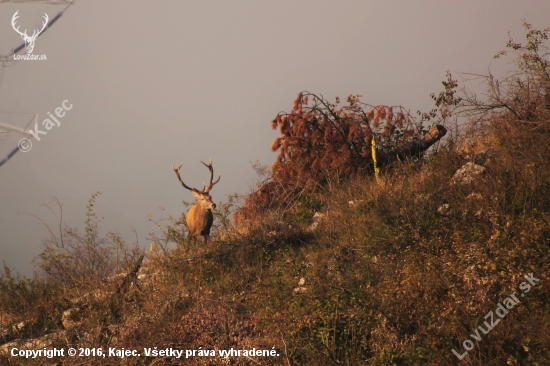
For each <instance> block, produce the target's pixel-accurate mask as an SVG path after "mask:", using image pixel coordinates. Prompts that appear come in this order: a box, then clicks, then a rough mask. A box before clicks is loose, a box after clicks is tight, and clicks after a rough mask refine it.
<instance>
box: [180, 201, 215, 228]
mask: <svg viewBox="0 0 550 366" xmlns="http://www.w3.org/2000/svg"><path fill="white" fill-rule="evenodd" d="M213 208H216V205H215V204H214V203H212V197H210V195H209V196H208V198H205V197H201V196H199V197H197V203H196V204H195V206H193V207H191V209H190V210H189V211H188V212H187V217H186V219H187V220H186V221H187V227H188V229H189V236H188V237H189V238H191V237H194V236H204V237H205V238H206V237H208V236H209V235H210V228H211V227H212V223H213V222H214V215H212V209H213Z"/></svg>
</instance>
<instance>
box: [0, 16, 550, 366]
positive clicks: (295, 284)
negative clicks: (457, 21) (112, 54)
mask: <svg viewBox="0 0 550 366" xmlns="http://www.w3.org/2000/svg"><path fill="white" fill-rule="evenodd" d="M526 28H527V43H526V44H525V45H521V44H516V43H514V42H513V41H510V43H509V44H508V46H509V47H510V50H511V51H513V52H516V53H517V58H516V60H517V62H518V64H517V65H518V69H517V70H516V72H515V73H514V74H512V75H510V76H509V77H507V78H505V79H504V80H501V81H499V82H498V83H497V82H496V81H495V78H494V77H493V76H491V75H489V76H488V77H487V79H486V81H487V86H488V94H487V98H486V99H484V100H480V99H479V98H478V97H476V96H474V95H471V94H469V93H467V92H466V91H464V90H463V91H457V83H456V82H455V81H454V80H452V78H451V76H450V75H449V76H448V79H447V80H446V81H445V83H444V87H445V91H444V92H442V93H440V94H439V95H438V96H435V95H434V96H433V98H434V100H435V102H436V108H437V110H436V111H432V112H433V113H432V112H431V113H430V114H424V115H423V116H421V118H422V117H424V119H431V120H434V119H436V120H437V122H438V124H441V125H443V126H446V127H452V124H451V123H452V122H460V123H463V122H467V124H466V125H464V126H466V127H468V128H463V129H462V130H460V129H459V130H458V133H456V132H455V131H456V130H455V129H453V128H448V130H449V131H453V133H452V134H450V136H447V139H446V141H444V142H442V143H441V144H440V146H439V147H438V149H437V150H436V151H432V152H430V153H429V155H427V156H426V157H423V158H420V159H418V160H416V161H415V160H413V159H410V160H401V161H399V160H397V161H395V162H394V163H393V164H390V165H388V166H387V167H386V168H383V169H381V172H380V175H379V177H378V179H375V177H374V176H372V175H368V174H360V173H359V172H357V174H351V173H353V172H348V173H350V174H347V175H343V176H332V175H325V173H323V169H321V168H319V169H316V170H317V171H319V172H320V173H319V175H315V174H314V173H315V172H311V174H310V176H309V177H307V176H306V175H300V173H301V172H302V171H303V167H304V166H306V165H313V163H315V164H321V165H323V167H325V168H326V169H325V170H327V169H328V171H331V170H330V169H329V168H330V167H331V166H333V168H334V169H335V170H333V171H340V170H338V169H340V167H343V165H342V164H339V163H338V162H339V161H340V162H341V160H338V159H347V160H346V161H347V162H348V164H352V162H355V161H360V160H361V159H368V158H369V154H370V150H369V149H370V148H371V147H370V145H369V144H368V138H369V137H370V135H369V134H371V133H372V134H374V136H377V135H376V134H375V133H374V132H373V131H374V130H372V129H368V128H367V127H366V126H367V124H360V123H359V122H358V124H356V125H355V126H356V130H355V131H354V132H353V133H351V136H352V138H350V139H349V138H348V136H350V131H351V130H345V131H346V134H344V135H343V136H342V135H340V134H339V133H337V134H336V135H335V136H336V137H335V139H337V140H339V141H341V142H345V144H344V145H345V146H347V147H346V148H345V149H344V150H343V151H342V152H341V155H342V157H338V156H339V153H338V152H337V151H336V150H332V149H334V148H335V147H333V146H329V147H327V149H328V150H329V152H331V153H332V154H333V155H331V157H329V158H327V159H326V160H324V161H323V158H324V156H315V154H312V153H311V152H312V151H315V149H312V147H311V146H309V145H307V143H306V142H303V141H301V140H299V139H298V138H297V137H293V136H294V135H292V133H291V134H290V135H289V136H288V137H285V139H284V140H282V141H279V142H278V143H276V144H275V148H279V149H282V146H283V145H284V144H285V143H286V144H287V145H286V146H287V147H286V149H285V154H283V155H279V159H278V161H277V163H276V164H275V167H274V171H275V172H282V171H284V174H286V175H288V180H289V181H295V182H300V184H303V185H307V183H308V179H310V178H311V177H313V178H315V179H316V180H315V184H314V185H313V186H312V187H313V188H311V189H309V188H308V189H309V190H308V191H307V193H305V194H301V195H294V196H289V197H288V198H284V199H288V203H289V204H287V205H286V206H284V209H278V208H277V206H274V208H273V209H270V210H268V211H267V212H264V213H263V214H262V215H258V216H257V218H256V220H248V223H249V230H248V231H246V232H242V231H241V232H239V231H237V230H234V228H233V227H232V225H231V221H230V220H229V219H228V217H229V213H230V212H231V210H232V207H233V206H232V205H233V201H230V202H228V203H226V204H222V205H220V206H219V209H218V210H217V213H216V214H217V215H218V219H219V220H217V222H218V223H221V224H222V226H218V227H214V229H215V230H214V232H213V240H212V244H211V245H210V246H209V248H208V249H207V250H206V251H204V252H200V251H198V250H194V251H192V252H191V254H190V253H188V252H187V251H186V250H185V248H186V247H187V246H188V245H191V243H190V241H189V240H188V239H187V238H186V236H185V235H184V234H185V230H184V225H182V222H183V221H182V220H181V219H179V218H170V219H169V223H168V224H167V225H164V224H160V223H159V224H158V225H159V228H160V229H161V230H162V233H161V234H160V235H158V236H152V241H153V244H152V245H151V251H150V253H148V255H147V256H146V259H145V260H144V261H143V264H142V265H141V267H139V271H138V272H137V273H134V275H131V274H132V271H133V270H134V269H135V268H137V267H138V266H137V265H138V263H140V262H139V258H140V253H138V252H136V253H134V252H133V251H132V250H130V249H128V246H127V245H125V244H124V243H123V242H121V241H120V239H118V238H117V237H116V236H114V237H110V239H109V238H108V239H102V238H100V237H99V235H98V234H97V226H96V225H93V221H94V220H93V217H94V216H93V212H92V211H89V212H88V213H89V218H92V219H91V221H89V222H88V223H87V226H86V235H85V236H81V235H77V233H76V231H75V230H73V229H62V231H61V234H60V235H61V236H62V238H63V240H62V241H61V240H59V239H57V241H53V243H58V244H59V243H64V246H63V245H62V246H61V248H60V247H59V245H53V246H52V241H51V240H50V241H49V242H47V246H46V250H45V252H44V254H43V256H42V257H41V262H40V266H41V268H42V269H43V271H44V272H43V273H42V275H41V276H40V277H37V278H36V279H34V280H30V279H24V278H18V277H17V276H14V275H12V274H11V273H10V271H9V269H7V268H6V269H5V274H4V275H3V276H1V277H0V314H1V319H0V320H1V321H0V341H1V343H8V342H13V343H8V344H12V345H13V344H25V342H29V341H30V340H39V341H41V342H43V344H46V343H44V342H48V343H47V344H48V345H49V347H54V346H57V347H65V348H67V347H94V348H98V347H102V348H103V349H104V350H105V349H107V347H118V348H122V347H124V348H126V349H138V350H142V349H143V347H158V348H159V349H161V348H162V349H165V348H170V347H172V348H176V349H196V350H198V349H199V347H202V349H208V350H211V349H212V350H216V352H217V350H220V349H230V348H235V349H241V350H244V349H251V348H253V347H254V348H256V349H272V347H275V349H276V350H277V352H278V353H279V356H276V357H256V358H247V357H231V358H227V359H224V358H220V357H216V358H209V357H193V358H190V359H186V360H184V362H182V360H181V359H180V360H178V359H175V358H173V357H163V358H161V357H159V358H153V357H140V358H128V359H125V360H120V359H113V358H105V359H103V358H93V357H88V358H86V357H84V358H78V359H67V358H64V359H54V360H51V362H57V361H60V362H64V363H66V364H76V362H78V363H80V364H82V363H89V364H91V363H93V364H120V363H122V364H124V362H127V364H144V365H152V364H155V365H157V364H167V365H169V364H178V363H185V364H189V365H226V364H235V365H251V364H261V365H281V364H283V365H376V366H379V365H456V364H458V363H459V362H458V359H457V357H456V356H455V355H454V354H453V353H452V352H451V349H456V350H457V351H459V352H460V353H462V352H463V348H462V342H463V341H464V340H465V339H472V338H471V336H470V334H472V333H473V332H474V331H475V329H476V328H477V327H478V326H479V325H482V324H483V322H484V321H485V320H486V319H485V318H484V316H485V314H487V313H488V312H489V311H494V310H495V308H496V306H497V304H498V303H499V302H502V301H503V299H504V298H506V297H507V296H509V295H510V294H511V293H512V292H514V291H516V292H518V285H519V284H520V283H521V282H522V281H524V278H523V276H524V275H525V274H528V273H533V275H534V276H535V277H537V278H539V279H540V282H539V284H538V285H537V286H535V287H534V288H533V289H531V291H530V292H529V293H526V294H525V296H524V297H521V298H520V303H519V304H518V305H517V306H516V307H514V308H513V309H512V310H510V312H509V314H508V315H507V316H506V317H505V318H503V319H501V321H500V323H499V324H498V325H497V326H496V327H495V328H494V329H493V330H491V332H490V333H488V334H482V333H480V334H481V337H482V339H481V340H480V341H476V342H474V345H475V347H474V348H473V349H472V350H471V351H469V353H468V354H467V356H466V357H465V358H464V359H463V360H462V361H460V364H463V365H480V364H483V365H489V366H492V365H494V366H500V365H545V364H548V360H549V359H550V335H549V333H548V331H547V330H548V324H550V306H549V304H550V255H549V250H550V159H549V156H550V154H549V153H550V151H549V150H550V143H549V142H550V65H549V64H548V61H547V60H548V53H547V50H546V49H545V48H544V45H545V42H546V40H547V38H546V34H547V31H535V30H532V29H531V28H530V26H529V25H526ZM305 96H306V95H302V96H300V98H299V99H298V102H297V105H296V106H295V108H294V110H296V111H299V110H300V108H301V110H302V117H300V118H305V117H304V116H306V115H308V113H310V112H307V111H305V107H304V106H303V105H302V102H304V103H305V101H304V99H303V98H304V97H305ZM533 101H535V102H534V103H533ZM354 103H356V102H355V101H354ZM323 108H324V107H323ZM392 112H393V114H394V116H392V118H390V119H389V120H390V121H395V118H396V117H395V115H396V110H395V109H394V110H393V111H392ZM296 113H298V112H296ZM311 113H313V111H312V112H311ZM315 113H317V112H315ZM315 113H313V114H310V116H313V115H314V114H315ZM319 113H320V112H319ZM342 113H343V115H345V112H342ZM379 113H380V112H379ZM383 113H385V115H384V117H386V118H388V109H387V108H384V112H383ZM357 115H358V114H357ZM283 117H284V116H281V117H280V121H277V122H276V123H277V126H279V127H280V126H281V123H283ZM287 117H288V119H287V120H286V121H287V122H284V123H290V122H291V121H295V122H296V123H298V122H297V121H298V120H297V118H298V117H297V116H292V114H289V115H288V116H287ZM321 117H322V115H321V116H318V122H316V123H317V125H318V126H322V125H323V123H325V124H328V123H329V122H327V121H325V120H323V119H322V118H321ZM345 118H348V117H345ZM349 118H351V117H349ZM381 118H382V117H381ZM455 118H457V119H456V120H455ZM352 120H353V118H352ZM386 121H387V120H386ZM293 123H294V122H293ZM352 125H353V124H352ZM406 125H407V124H406V123H405V122H404V124H403V129H405V126H406ZM295 126H297V127H296V128H297V129H300V128H302V129H305V130H307V129H308V126H309V125H308V124H302V125H301V127H300V125H299V124H296V125H295ZM379 127H380V128H382V127H381V126H380V125H379ZM342 128H343V127H342ZM397 128H398V127H396V129H397ZM287 129H292V123H290V125H287V124H285V127H284V128H283V130H284V131H286V132H289V131H290V130H287ZM284 131H283V132H284ZM310 131H311V130H310ZM380 131H382V129H381V130H380ZM286 132H285V133H286ZM307 133H309V132H305V131H303V133H302V136H304V134H307ZM394 133H395V132H394ZM285 136H286V135H285ZM338 136H340V137H338ZM353 136H360V138H357V139H356V138H354V137H353ZM392 136H394V135H391V134H390V136H389V137H390V142H389V145H388V146H387V147H385V146H384V143H383V141H384V140H380V141H381V145H380V148H381V150H380V151H381V152H384V150H383V149H386V148H387V149H389V150H393V149H395V148H396V146H395V145H393V146H392V145H391V144H392V143H393V142H392V140H391V138H393V137H392ZM418 136H419V138H420V137H421V134H420V132H419V135H418ZM316 138H318V139H321V137H320V136H317V137H316ZM402 138H403V139H405V138H408V137H405V134H404V133H403V137H402ZM352 142H353V144H355V146H353V145H352V144H351V143H352ZM319 143H321V142H320V140H319ZM476 143H479V144H484V146H482V147H479V148H478V147H476V148H475V149H473V150H471V151H470V152H469V153H468V154H467V156H466V155H465V154H463V153H462V150H463V148H464V147H465V146H470V145H471V144H474V145H473V146H475V144H476ZM279 144H280V146H279ZM377 144H378V140H377ZM488 148H490V149H491V151H490V152H486V151H485V150H487V149H488ZM308 149H309V150H308ZM346 149H347V152H346V151H345V150H346ZM482 151H485V152H484V154H482V156H481V155H480V154H479V153H480V152H482ZM280 152H282V151H280ZM363 155H364V156H363ZM295 159H298V162H297V164H298V165H293V161H294V160H295ZM300 159H302V160H300ZM307 159H313V160H307ZM315 159H318V160H317V162H316V160H315ZM319 159H320V160H319ZM355 159H356V160H355ZM361 161H362V160H361ZM467 163H471V164H470V166H472V165H476V166H481V167H482V168H483V169H478V171H482V172H483V174H476V175H471V176H470V177H469V178H468V179H460V180H459V179H457V180H455V183H454V184H451V181H452V180H453V177H454V176H455V173H456V171H457V170H458V169H460V168H461V167H463V166H464V165H465V164H467ZM353 164H355V163H353ZM358 165H359V166H360V167H361V168H360V169H367V168H366V167H367V166H368V164H366V165H365V164H362V163H361V164H359V163H358ZM297 167H301V168H297ZM344 169H345V168H344ZM358 169H359V168H358ZM264 172H265V171H264ZM280 174H283V173H280ZM268 178H269V176H268ZM272 181H274V182H275V183H273V184H279V183H278V182H277V181H276V180H275V178H273V180H272ZM262 186H264V187H265V186H268V185H267V184H263V185H262ZM94 198H95V197H92V200H91V202H90V203H91V204H92V203H93V199H94ZM350 200H352V201H353V202H352V203H353V204H349V202H350ZM316 212H322V215H317V216H316V217H317V221H316V222H317V224H316V225H311V223H312V220H313V216H314V213H316ZM258 213H260V212H258ZM320 218H323V219H320ZM215 225H216V223H215ZM69 238H73V239H72V240H73V241H72V244H71V246H67V243H68V242H67V240H68V239H69ZM48 243H49V244H48ZM174 246H175V248H174ZM62 248H65V249H62ZM84 249H86V250H90V251H91V253H92V254H93V255H94V256H92V257H91V258H96V256H95V255H96V254H98V253H101V251H104V253H108V254H109V255H110V256H108V257H107V258H112V254H114V253H118V254H119V256H117V258H119V260H118V261H117V263H118V267H114V264H112V263H111V264H109V265H110V266H113V267H109V266H108V267H105V266H104V264H106V263H107V262H101V261H99V262H97V263H98V264H94V266H88V267H87V265H88V264H87V262H83V261H81V260H80V258H83V257H82V255H81V254H82V253H84ZM103 260H104V261H105V260H108V259H103ZM109 260H110V259H109ZM94 263H95V262H94ZM102 263H103V264H102ZM109 263H110V262H109ZM122 264H124V265H122ZM73 267H75V268H73ZM116 268H118V270H117V269H116ZM96 269H97V270H96ZM90 271H92V272H93V276H95V277H94V281H93V282H92V281H88V280H87V276H88V275H92V274H90V273H91V272H90ZM121 283H124V284H125V285H124V286H123V287H124V291H117V289H120V288H122V286H121ZM48 337H49V338H48ZM472 340H473V339H472ZM1 347H3V346H0V363H2V364H29V365H38V364H43V363H44V359H35V360H28V361H24V360H22V359H15V358H12V357H10V356H9V355H8V353H6V350H5V349H4V350H3V349H2V348H1ZM47 361H50V360H47Z"/></svg>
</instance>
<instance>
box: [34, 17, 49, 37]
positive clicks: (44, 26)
mask: <svg viewBox="0 0 550 366" xmlns="http://www.w3.org/2000/svg"><path fill="white" fill-rule="evenodd" d="M49 19H50V18H48V14H44V22H43V23H42V29H40V30H39V31H38V33H36V32H37V30H35V31H34V33H33V34H32V37H31V38H33V37H34V34H35V33H36V37H38V35H39V34H40V33H42V31H43V30H44V29H45V28H46V26H47V25H48V20H49Z"/></svg>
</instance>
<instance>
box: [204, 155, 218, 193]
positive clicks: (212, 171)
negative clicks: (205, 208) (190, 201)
mask: <svg viewBox="0 0 550 366" xmlns="http://www.w3.org/2000/svg"><path fill="white" fill-rule="evenodd" d="M200 162H201V163H202V164H203V165H204V166H205V167H207V168H208V170H210V184H209V185H208V187H206V186H205V185H204V183H203V189H202V192H203V193H208V192H210V190H211V189H212V187H214V185H215V184H216V183H218V182H219V181H220V178H221V177H222V173H219V176H218V179H217V180H216V181H215V182H212V179H214V168H213V167H212V158H210V162H209V163H208V164H206V163H205V162H203V161H202V160H200Z"/></svg>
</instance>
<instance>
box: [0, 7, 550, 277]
mask: <svg viewBox="0 0 550 366" xmlns="http://www.w3.org/2000/svg"><path fill="white" fill-rule="evenodd" d="M63 7H64V6H63V5H44V4H13V3H2V4H0V54H7V53H9V51H10V49H13V48H15V47H16V46H18V45H19V44H20V43H21V38H20V36H19V35H18V34H17V33H16V32H14V30H13V29H12V27H11V24H10V22H11V18H12V16H13V14H14V13H15V11H16V10H19V14H20V18H19V19H18V22H19V23H18V24H21V29H24V28H28V29H33V27H37V26H38V25H40V22H41V17H42V15H43V13H44V12H47V14H48V15H49V16H50V19H51V18H53V17H54V16H55V15H56V14H57V13H58V12H59V11H60V10H62V9H63ZM524 19H525V20H526V21H528V22H530V23H532V24H533V25H534V27H536V28H545V27H548V26H550V2H549V1H548V0H537V1H535V0H522V1H515V0H514V1H512V0H466V1H442V0H430V1H281V0H278V1H269V2H268V1H257V0H256V1H235V0H228V1H181V0H178V1H176V0H173V1H141V0H140V1H137V0H119V1H112V0H110V1H107V0H93V1H83V0H80V1H78V0H77V1H75V4H74V5H73V6H71V7H70V8H69V9H68V10H67V12H66V13H65V15H64V16H63V17H62V18H61V19H60V20H59V21H58V22H57V23H56V24H55V25H54V26H52V28H51V29H50V30H48V31H47V32H46V33H44V34H43V35H42V36H40V38H39V39H38V40H37V41H36V45H35V49H34V52H33V53H34V54H46V55H47V58H48V59H47V61H20V62H19V63H18V64H16V65H14V66H12V67H9V68H7V69H6V70H5V77H4V80H3V83H2V85H1V87H0V112H31V113H38V122H39V123H41V122H42V121H43V120H44V119H45V118H47V115H46V113H47V112H53V111H54V109H55V108H57V107H59V106H60V105H61V102H62V101H63V100H65V99H68V100H69V102H70V103H71V104H73V109H72V110H71V111H69V112H67V114H66V115H65V117H63V119H62V120H60V122H61V125H60V126H59V127H54V128H53V129H52V130H50V131H49V132H48V133H47V135H41V141H36V140H34V139H31V140H32V142H33V147H32V149H31V151H29V152H27V153H22V152H20V153H18V154H16V155H15V156H14V157H13V158H12V160H10V161H9V162H8V163H7V164H6V165H4V166H2V167H0V202H1V206H0V260H5V261H6V263H7V264H8V265H9V266H10V267H12V268H15V269H17V270H19V271H20V272H21V273H23V274H27V275H28V274H30V273H31V268H32V267H31V264H30V263H31V260H32V259H33V258H34V257H35V256H36V255H38V254H39V253H40V251H41V249H42V244H41V240H42V238H44V237H46V236H47V231H46V230H45V228H44V227H43V226H41V225H40V224H39V222H38V220H37V219H36V218H33V217H31V216H28V215H25V214H24V213H28V214H32V215H37V216H39V217H40V218H42V219H44V220H46V221H47V222H49V223H52V222H53V220H52V219H53V218H52V215H51V214H50V213H49V212H48V211H47V210H45V209H44V208H42V207H41V206H40V204H41V203H48V202H49V201H50V199H51V197H57V198H58V199H59V200H60V201H61V202H62V203H63V210H64V212H63V213H64V218H65V222H66V223H67V224H68V225H69V226H72V227H75V226H76V227H78V228H80V229H82V228H83V226H84V221H85V219H86V216H85V213H86V205H87V201H88V199H89V198H90V195H91V194H92V193H93V192H96V191H98V190H99V191H102V192H103V194H102V195H101V196H99V197H98V199H97V205H96V207H95V209H96V212H97V214H98V216H99V217H104V221H103V223H102V225H101V227H102V233H106V232H107V231H109V230H117V231H118V232H119V233H120V234H122V236H123V237H124V238H126V239H128V240H129V241H131V240H132V235H133V234H131V233H130V229H131V228H132V227H135V228H136V230H137V232H138V234H139V240H140V244H141V245H142V246H148V244H149V242H148V241H147V240H146V238H147V233H148V232H151V231H154V230H155V227H154V226H153V225H152V224H150V223H148V222H147V214H148V213H149V212H150V211H152V212H153V214H154V215H155V217H161V216H163V215H165V214H167V213H169V214H173V215H179V214H180V213H181V212H182V210H183V207H182V204H181V200H182V199H185V200H189V201H190V200H191V199H192V195H191V194H190V193H189V192H188V191H186V190H184V189H183V188H182V187H181V185H180V184H179V183H178V181H177V179H176V177H175V174H174V173H173V172H172V170H171V165H172V164H180V163H182V162H183V163H184V165H183V168H182V172H183V178H184V180H185V182H186V183H188V184H190V185H194V186H200V185H201V184H202V182H203V181H205V180H207V179H208V171H207V170H206V168H204V167H203V166H202V165H201V164H200V163H199V160H205V159H208V158H210V157H211V158H212V159H213V162H214V169H215V171H216V174H217V172H221V173H222V179H221V181H220V183H219V184H218V185H216V187H215V188H214V189H213V191H212V195H213V197H214V199H215V201H216V202H219V201H220V200H222V199H224V197H225V195H226V194H228V193H233V192H240V193H245V192H247V190H248V187H249V185H250V183H251V181H252V179H253V178H254V172H253V171H252V169H251V167H250V162H251V161H255V160H259V161H260V162H261V163H263V164H271V163H273V162H274V160H275V154H274V153H271V152H270V146H271V142H272V140H273V139H274V138H275V137H276V133H275V132H274V131H271V129H270V121H271V120H272V119H273V117H274V116H275V114H276V113H277V112H279V111H281V110H289V109H290V107H291V106H292V102H293V100H294V99H295V97H296V95H297V94H298V92H300V91H302V90H308V91H310V92H315V93H322V94H323V95H324V96H326V97H329V98H330V99H332V98H334V97H335V96H340V97H345V96H347V95H349V94H360V95H362V96H363V98H362V101H364V102H367V103H370V104H387V105H398V104H400V105H403V106H405V107H407V108H410V109H411V110H412V111H416V110H418V109H422V110H429V109H431V108H432V106H433V104H432V101H431V100H430V98H429V95H430V93H432V92H439V91H440V90H441V84H440V82H441V80H443V79H444V77H445V72H446V70H450V71H451V72H453V74H454V75H456V76H458V73H460V72H473V73H485V72H486V71H487V69H488V68H489V67H491V69H492V70H505V69H506V68H507V67H508V65H507V62H509V61H510V60H511V59H506V60H504V61H496V60H493V59H492V56H493V55H494V54H495V53H496V52H498V51H500V50H501V49H503V48H504V45H505V43H506V41H507V40H508V35H507V32H508V31H510V32H511V35H512V37H514V38H515V39H517V40H523V39H524V38H523V37H524V31H523V28H522V23H523V20H524ZM28 33H29V34H31V33H32V31H29V32H28ZM0 116H2V115H0ZM0 122H2V121H0ZM8 122H9V121H8ZM1 153H2V154H4V155H5V154H6V153H7V152H6V151H5V150H4V151H2V152H1ZM159 206H163V207H165V209H166V212H165V213H162V212H160V211H159V210H158V207H159Z"/></svg>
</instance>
